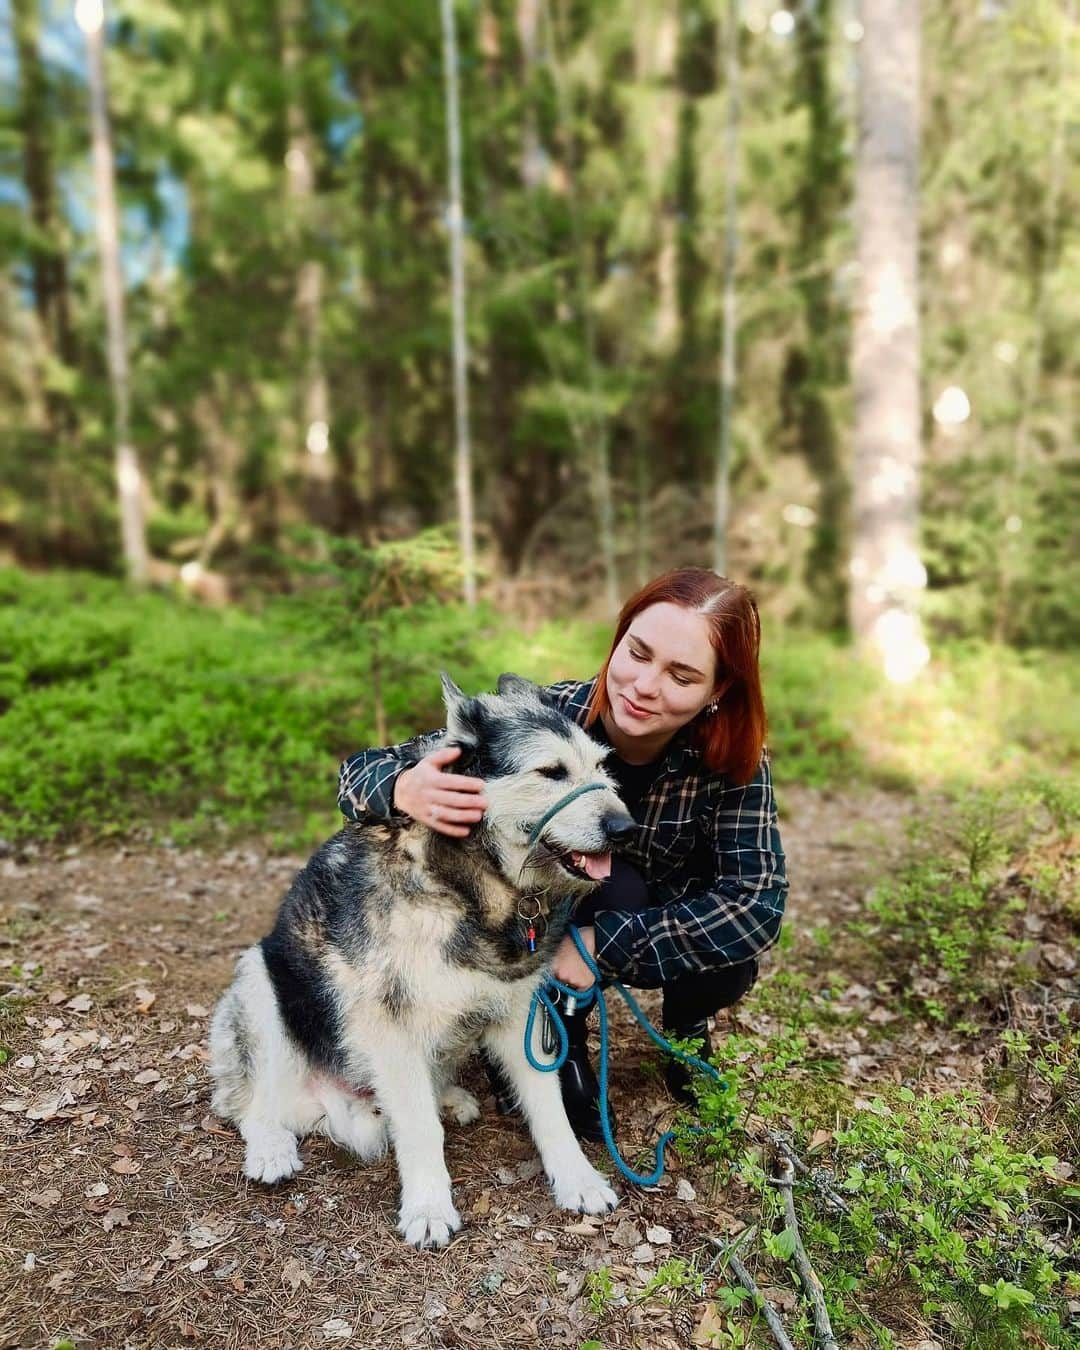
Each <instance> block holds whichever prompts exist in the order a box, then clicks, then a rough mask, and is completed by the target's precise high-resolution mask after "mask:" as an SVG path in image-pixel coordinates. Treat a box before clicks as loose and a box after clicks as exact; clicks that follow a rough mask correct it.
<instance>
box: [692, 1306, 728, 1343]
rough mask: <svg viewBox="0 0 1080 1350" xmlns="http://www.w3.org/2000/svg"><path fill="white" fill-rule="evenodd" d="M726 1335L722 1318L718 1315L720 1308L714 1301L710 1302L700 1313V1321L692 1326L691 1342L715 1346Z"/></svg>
mask: <svg viewBox="0 0 1080 1350" xmlns="http://www.w3.org/2000/svg"><path fill="white" fill-rule="evenodd" d="M726 1335H727V1332H726V1331H725V1329H724V1319H723V1317H722V1316H721V1315H720V1310H719V1309H718V1308H717V1306H716V1304H715V1303H710V1304H709V1305H708V1307H706V1309H705V1311H704V1312H703V1313H702V1314H701V1321H700V1322H699V1323H698V1324H697V1326H696V1327H695V1328H694V1334H693V1336H692V1337H691V1343H692V1344H693V1345H709V1346H716V1345H720V1344H722V1342H723V1338H724V1337H725V1336H726Z"/></svg>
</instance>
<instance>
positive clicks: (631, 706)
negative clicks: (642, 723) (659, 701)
mask: <svg viewBox="0 0 1080 1350" xmlns="http://www.w3.org/2000/svg"><path fill="white" fill-rule="evenodd" d="M620 697H621V699H622V701H623V704H624V706H625V708H626V711H627V712H628V713H629V714H630V716H631V717H638V718H640V717H651V716H652V713H651V712H650V711H649V710H648V708H639V707H638V706H637V704H636V703H631V702H630V700H629V699H628V698H627V697H626V695H625V694H621V695H620Z"/></svg>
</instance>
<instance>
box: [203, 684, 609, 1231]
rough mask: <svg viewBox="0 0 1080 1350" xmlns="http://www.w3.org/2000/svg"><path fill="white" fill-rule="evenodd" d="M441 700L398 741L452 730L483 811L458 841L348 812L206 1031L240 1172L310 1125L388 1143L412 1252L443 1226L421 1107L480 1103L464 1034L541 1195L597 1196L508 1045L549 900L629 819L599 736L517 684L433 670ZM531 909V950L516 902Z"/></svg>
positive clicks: (562, 1124)
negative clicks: (511, 1101)
mask: <svg viewBox="0 0 1080 1350" xmlns="http://www.w3.org/2000/svg"><path fill="white" fill-rule="evenodd" d="M443 695H444V701H445V703H446V712H447V727H446V731H445V732H444V733H443V736H442V738H441V740H439V741H435V742H432V741H428V742H427V744H425V745H424V746H423V748H422V749H420V748H419V747H418V748H417V749H416V750H415V752H414V753H415V756H416V758H419V757H420V756H421V755H422V754H423V753H427V752H428V751H430V750H431V749H433V748H435V745H436V744H458V745H461V746H462V748H463V753H462V756H461V758H460V759H459V760H458V761H455V762H454V766H453V767H454V769H455V770H459V769H460V771H462V772H465V773H468V774H470V775H473V776H476V777H479V778H482V779H483V780H484V784H485V792H486V796H487V798H488V802H489V806H488V809H487V811H486V812H485V815H484V817H483V820H482V821H481V822H480V824H479V825H478V826H477V827H476V828H475V829H474V830H473V831H472V832H471V833H470V835H469V837H468V838H467V839H452V838H449V837H447V836H445V835H442V834H438V833H436V832H434V831H431V830H429V829H427V828H426V827H425V826H424V825H421V824H419V823H417V822H415V821H412V820H409V819H407V820H405V821H403V822H401V823H397V822H395V823H394V824H389V825H364V826H360V825H355V824H350V825H347V826H346V827H345V828H344V829H343V830H341V831H340V832H339V833H338V834H336V835H335V836H334V837H333V838H332V839H330V840H329V841H328V842H327V843H325V844H324V845H323V846H322V847H321V848H320V849H319V850H318V851H317V852H316V853H315V855H314V856H313V857H312V858H311V859H310V861H309V862H308V863H307V865H306V866H305V867H304V868H303V870H302V871H301V872H300V873H299V874H298V875H297V877H296V878H295V880H294V881H293V883H292V886H291V887H290V889H289V891H288V893H287V895H286V896H285V899H284V901H283V902H282V905H281V909H280V911H279V913H278V916H277V921H276V923H275V925H274V928H273V931H272V932H271V933H270V934H269V935H268V936H267V937H265V938H263V940H262V941H261V942H260V943H258V944H257V945H256V946H253V947H250V948H248V950H247V951H245V952H244V953H243V954H242V955H241V957H240V959H239V961H238V963H237V967H236V977H235V979H234V981H233V984H232V986H231V987H230V988H229V990H228V991H227V992H226V993H225V995H224V996H223V997H222V999H221V1001H220V1002H219V1003H218V1006H217V1008H216V1010H215V1012H214V1017H213V1021H212V1023H211V1028H210V1050H211V1066H210V1072H211V1074H212V1075H213V1077H214V1080H215V1090H214V1096H213V1109H214V1110H215V1112H217V1114H218V1115H220V1116H222V1117H224V1118H225V1119H228V1120H231V1121H234V1122H235V1123H236V1125H237V1126H238V1127H239V1129H240V1133H241V1135H242V1136H243V1139H244V1142H245V1144H246V1146H247V1147H246V1155H245V1163H244V1170H245V1172H246V1174H247V1176H248V1177H250V1178H251V1179H252V1180H255V1181H262V1182H275V1181H281V1180H284V1179H287V1178H289V1177H291V1176H293V1175H294V1174H295V1173H296V1172H298V1171H300V1169H301V1167H302V1166H303V1164H302V1162H301V1160H300V1156H299V1153H298V1151H297V1144H298V1142H299V1140H301V1139H302V1138H303V1137H304V1136H305V1135H307V1134H311V1133H318V1134H324V1135H328V1136H329V1137H330V1138H331V1139H333V1140H334V1141H335V1142H336V1143H338V1144H340V1145H342V1146H344V1147H345V1148H347V1149H350V1150H351V1151H352V1152H353V1153H355V1154H356V1155H357V1156H358V1157H359V1158H361V1159H362V1160H365V1161H367V1160H371V1159H375V1158H378V1157H380V1156H381V1155H382V1154H383V1153H384V1152H385V1150H386V1147H387V1144H388V1142H392V1143H393V1146H394V1151H395V1153H396V1155H397V1163H398V1171H399V1173H400V1178H401V1204H400V1215H399V1223H398V1229H399V1231H400V1233H401V1234H402V1236H403V1237H404V1238H405V1241H406V1242H409V1243H411V1244H413V1245H414V1246H417V1247H441V1246H443V1245H444V1244H445V1243H447V1242H448V1241H449V1240H450V1236H451V1234H453V1233H454V1232H455V1231H456V1230H457V1229H458V1228H459V1227H460V1225H461V1219H460V1217H459V1215H458V1212H457V1210H456V1209H455V1208H454V1202H453V1198H452V1196H451V1191H450V1176H449V1173H448V1172H447V1168H446V1163H445V1160H444V1157H443V1127H442V1124H441V1121H440V1112H441V1113H442V1114H444V1115H449V1116H451V1117H452V1118H453V1119H454V1120H456V1121H457V1122H458V1123H459V1124H467V1123H468V1122H469V1121H471V1120H474V1119H475V1118H476V1117H477V1115H478V1114H479V1107H478V1105H477V1102H476V1100H475V1098H474V1097H472V1096H471V1095H470V1094H469V1093H468V1092H466V1091H464V1090H463V1089H462V1088H460V1087H458V1086H457V1085H456V1076H457V1072H458V1069H459V1067H460V1065H461V1063H462V1061H463V1060H464V1058H465V1057H466V1056H467V1055H468V1054H469V1053H470V1051H472V1050H474V1049H476V1048H477V1047H478V1046H480V1045H482V1046H483V1047H484V1048H485V1049H486V1051H487V1053H488V1054H489V1055H490V1056H492V1057H493V1058H494V1059H495V1060H496V1061H497V1062H498V1063H499V1064H500V1065H501V1066H502V1068H503V1070H504V1071H505V1073H506V1076H507V1078H508V1079H509V1081H510V1083H511V1084H512V1086H513V1088H514V1091H515V1092H516V1094H517V1097H518V1100H519V1103H520V1105H521V1108H522V1111H523V1113H524V1116H525V1118H526V1120H527V1122H528V1125H529V1128H530V1130H531V1131H532V1135H533V1139H534V1140H535V1143H536V1147H537V1150H538V1152H539V1154H540V1158H541V1161H542V1163H543V1165H544V1168H545V1169H546V1171H547V1174H548V1178H549V1180H550V1182H551V1186H552V1190H553V1192H554V1195H555V1199H556V1202H557V1203H558V1204H559V1205H560V1206H561V1207H563V1208H564V1209H570V1210H575V1211H578V1212H581V1213H588V1214H595V1213H600V1212H603V1211H606V1210H608V1209H611V1208H612V1207H614V1205H615V1204H616V1196H615V1193H614V1191H613V1190H612V1189H611V1187H610V1186H609V1185H608V1183H607V1181H606V1180H605V1178H604V1177H603V1176H602V1175H601V1174H600V1173H599V1172H597V1171H596V1169H595V1168H594V1167H593V1166H592V1164H591V1163H590V1162H589V1161H588V1159H587V1158H586V1157H585V1155H584V1153H583V1152H582V1150H581V1147H580V1145H579V1144H578V1142H577V1140H576V1139H575V1137H574V1135H573V1132H572V1131H571V1129H570V1125H569V1123H568V1121H567V1118H566V1112H565V1110H564V1109H563V1104H562V1096H561V1093H560V1088H559V1080H558V1075H557V1074H555V1073H540V1072H538V1071H537V1070H535V1069H533V1068H532V1067H531V1066H530V1065H529V1063H528V1061H527V1060H526V1058H525V1053H524V1033H525V1022H526V1017H527V1014H528V1009H529V1004H530V1001H531V999H532V996H533V992H534V990H535V989H536V988H537V986H538V985H539V984H540V983H541V981H542V980H543V979H544V977H545V974H546V971H547V967H548V965H549V963H550V961H551V958H552V956H553V954H554V951H555V948H556V946H557V945H558V942H559V940H560V938H561V937H562V935H563V931H564V929H565V925H566V914H567V905H566V903H565V902H566V901H567V899H568V898H570V897H579V896H581V895H584V894H586V893H587V892H588V891H590V890H591V889H592V888H594V887H595V886H596V885H597V882H595V881H593V880H591V879H590V878H589V877H588V876H586V875H585V873H584V871H583V870H582V869H581V868H580V867H578V866H575V864H574V861H573V858H574V855H581V854H592V855H595V854H603V853H606V852H608V851H609V850H610V848H611V845H612V843H613V842H614V841H615V840H616V839H618V838H619V837H620V836H621V835H623V834H625V833H626V831H627V830H629V829H630V828H632V826H633V822H632V821H631V820H630V818H629V817H628V816H627V813H626V810H625V808H624V807H623V804H622V802H621V801H620V800H619V798H618V796H617V795H616V791H615V787H614V785H613V783H612V781H611V779H610V777H609V776H608V775H607V774H606V773H605V771H604V768H603V759H604V753H605V752H604V750H603V747H601V746H599V745H597V744H596V743H595V742H594V741H592V740H591V739H590V738H589V736H588V735H586V733H585V732H584V731H582V730H581V729H580V728H579V727H578V726H576V725H575V724H574V723H573V722H571V721H570V720H569V718H567V717H565V716H564V715H563V714H562V713H561V712H559V711H558V710H557V709H556V708H554V707H553V706H552V705H551V704H550V703H548V702H547V701H546V700H545V698H544V696H543V695H542V693H541V691H540V690H539V689H538V688H537V687H536V686H535V685H533V684H530V683H529V682H528V681H526V680H522V679H520V678H518V677H517V676H513V675H504V676H502V677H501V678H500V680H499V692H498V694H483V695H480V696H479V697H476V698H467V697H466V696H465V695H464V694H462V692H461V690H460V689H458V687H457V686H456V685H455V684H454V683H453V682H452V681H451V680H449V679H448V678H447V677H446V676H444V677H443ZM589 782H600V783H604V784H605V785H606V786H605V788H604V789H603V790H594V791H590V792H586V793H583V794H582V795H581V796H580V797H578V798H576V799H575V800H574V801H573V802H571V803H570V804H569V805H567V806H566V807H565V809H562V810H560V811H559V812H558V813H557V814H556V815H555V816H554V817H553V818H552V819H551V821H550V822H549V823H548V824H547V825H546V826H545V827H544V829H543V831H542V834H541V836H540V838H539V840H538V841H537V842H536V844H535V845H533V846H530V844H529V834H530V831H531V829H532V827H533V826H534V825H535V824H536V822H538V821H539V819H540V818H541V817H542V816H543V814H544V812H545V811H547V810H548V809H549V808H550V807H552V806H553V805H555V803H556V802H558V801H559V800H560V799H562V798H563V797H564V796H566V795H567V794H568V793H570V792H571V791H572V790H573V789H574V788H575V787H577V786H579V785H581V784H584V783H589ZM534 901H535V902H536V903H533V902H534ZM537 906H539V911H540V918H539V920H538V921H537V923H536V929H537V949H536V951H535V952H534V953H531V952H530V951H529V950H528V946H527V943H526V941H525V931H526V922H525V920H524V918H523V917H522V916H523V915H528V914H531V913H533V912H534V911H535V910H536V908H537ZM537 1039H539V1038H537ZM534 1051H535V1053H536V1054H537V1056H538V1057H539V1058H544V1057H545V1055H544V1051H543V1050H542V1048H541V1047H540V1046H539V1044H538V1045H536V1046H534Z"/></svg>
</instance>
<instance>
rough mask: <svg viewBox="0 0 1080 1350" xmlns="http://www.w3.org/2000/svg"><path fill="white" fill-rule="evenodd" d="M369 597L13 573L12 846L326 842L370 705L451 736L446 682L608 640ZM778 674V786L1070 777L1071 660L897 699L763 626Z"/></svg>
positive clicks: (5, 624)
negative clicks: (443, 692)
mask: <svg viewBox="0 0 1080 1350" xmlns="http://www.w3.org/2000/svg"><path fill="white" fill-rule="evenodd" d="M358 556H359V555H358ZM346 561H347V560H346ZM383 565H384V566H385V563H384V564H383ZM425 565H427V564H425ZM430 565H431V567H432V568H434V566H435V565H434V564H433V563H432V564H430ZM358 578H359V579H358ZM365 584H366V583H363V577H362V576H359V574H356V573H353V572H350V569H349V567H348V566H337V567H336V569H330V570H328V569H327V568H326V567H324V568H323V571H322V572H321V573H320V572H319V569H318V567H313V568H312V569H311V571H310V573H309V574H308V575H304V576H301V577H300V579H299V583H298V585H297V586H296V587H295V589H294V591H293V593H291V594H288V595H281V596H276V597H269V598H267V597H256V598H255V599H254V600H253V601H252V602H251V603H250V604H248V605H247V606H245V607H239V606H233V607H230V608H227V609H224V610H210V609H206V608H203V607H201V606H198V605H196V604H194V603H191V602H189V601H186V600H185V599H183V598H180V597H175V596H172V595H166V594H161V593H151V594H142V595H138V594H132V593H131V592H129V591H127V590H126V589H125V588H124V587H123V586H121V585H120V584H119V583H117V582H116V581H112V580H108V579H105V578H102V577H98V576H93V575H89V574H83V573H49V574H43V575H41V574H28V573H25V572H20V571H17V570H14V569H8V570H0V834H2V835H3V836H4V837H6V838H8V839H14V840H22V839H31V838H58V837H61V838H62V837H70V836H75V835H82V836H103V835H108V834H123V833H128V832H130V831H132V830H135V829H139V828H146V827H149V828H152V829H153V830H154V831H156V832H158V833H169V834H171V835H172V837H173V838H174V839H175V840H177V842H184V841H187V840H191V839H194V838H202V837H205V836H207V835H213V834H214V833H216V832H225V833H229V834H245V833H246V834H251V833H258V834H260V835H262V836H264V837H265V838H267V839H268V840H269V842H271V843H275V842H276V843H278V844H280V845H282V846H288V847H298V846H303V845H307V844H311V843H313V842H314V841H315V840H317V839H319V838H321V837H323V836H325V835H326V834H327V833H328V832H330V831H331V830H332V829H334V828H335V827H336V824H337V821H338V816H337V813H336V811H335V809H334V800H335V777H336V770H337V765H338V763H339V761H340V760H341V759H342V758H343V757H344V756H345V755H346V754H348V753H350V752H351V751H353V750H355V749H358V748H360V747H362V746H365V745H371V744H377V743H379V735H378V731H377V728H378V726H379V718H378V716H377V703H379V702H381V705H382V706H381V712H382V718H383V725H384V726H385V736H386V738H387V739H388V740H397V739H403V738H406V737H408V736H410V735H413V734H415V733H416V732H417V731H420V730H427V729H430V728H432V727H434V726H437V725H439V723H440V722H441V717H442V714H441V707H440V701H439V692H438V678H437V672H438V671H439V670H440V669H445V670H447V671H449V673H450V674H451V675H452V676H453V677H454V679H455V680H456V681H457V682H458V683H459V684H460V685H461V686H462V687H463V688H465V689H467V690H480V689H484V688H491V687H492V686H493V685H494V681H495V679H496V677H497V676H498V674H499V673H500V672H501V671H503V670H515V671H517V672H519V673H521V674H524V675H527V676H529V677H531V678H533V679H537V680H540V681H552V680H557V679H562V678H568V677H575V676H576V677H585V676H588V675H590V674H591V673H592V672H594V671H595V670H596V669H597V668H598V666H599V664H600V662H601V660H602V659H603V655H604V650H605V642H606V639H607V635H608V630H607V628H606V627H605V626H603V625H597V624H587V623H584V622H578V621H574V620H559V621H552V622H549V623H546V624H544V625H541V626H539V627H536V628H532V629H530V630H528V631H525V630H523V629H519V628H517V627H515V626H514V624H513V621H512V618H511V617H509V616H507V615H504V614H499V613H496V612H495V611H493V610H491V609H488V608H484V607H481V608H480V609H478V610H477V611H476V612H475V613H473V614H469V613H468V612H467V611H465V609H464V608H463V607H462V606H461V605H459V604H457V603H455V602H452V601H451V600H450V599H448V597H447V593H446V591H445V589H441V590H440V587H439V585H434V584H433V585H432V586H431V587H429V588H427V589H424V588H423V587H419V588H417V587H416V586H415V585H414V586H413V588H412V594H413V595H417V594H418V595H427V596H428V597H429V598H427V599H426V600H420V601H419V602H417V603H413V604H404V603H400V599H401V597H400V596H399V595H398V594H397V593H396V592H393V591H388V593H387V594H388V599H387V600H386V602H385V603H384V602H379V603H376V602H375V601H376V600H378V597H377V596H374V598H373V594H374V593H373V592H371V591H370V590H369V589H365ZM763 666H764V675H765V687H766V695H767V701H768V706H769V712H770V719H771V731H770V744H771V747H772V752H773V763H774V770H775V774H776V777H777V780H778V781H779V782H781V783H792V782H802V783H810V784H818V785H823V786H835V787H844V786H849V785H851V784H857V783H864V782H867V781H877V782H880V783H885V784H892V785H894V786H897V787H903V788H910V787H913V786H921V785H923V784H925V783H929V782H935V783H938V784H945V785H946V786H951V785H955V784H964V783H967V782H971V781H979V780H980V779H982V778H985V777H987V776H994V775H1000V774H1001V773H1003V772H1006V773H1009V774H1011V775H1013V776H1017V775H1021V774H1027V775H1030V774H1031V773H1033V772H1040V773H1043V774H1044V775H1051V774H1055V773H1058V772H1060V769H1061V767H1062V765H1063V764H1065V763H1067V762H1068V760H1069V758H1070V756H1071V755H1073V754H1074V751H1075V744H1076V733H1075V728H1073V729H1070V728H1069V726H1068V725H1067V723H1066V721H1065V717H1064V714H1063V712H1062V709H1063V708H1064V707H1066V706H1067V700H1066V699H1065V698H1064V697H1063V696H1059V695H1060V691H1061V690H1063V689H1064V687H1065V685H1066V682H1067V676H1068V668H1067V664H1066V661H1065V658H1063V657H1061V656H1049V655H1047V656H1031V655H1026V656H1020V655H1017V654H1015V653H1008V652H999V653H997V655H996V656H995V657H994V659H993V660H991V658H990V657H989V656H988V655H987V653H986V652H985V651H977V652H974V653H972V652H959V653H957V654H955V656H954V655H951V654H946V655H945V656H943V657H942V658H941V660H940V662H939V663H938V665H937V666H936V667H935V669H934V670H933V671H932V672H931V674H930V676H929V677H928V679H927V680H926V681H925V682H924V684H923V685H922V686H921V687H920V688H919V689H918V690H914V691H913V690H896V689H891V688H888V687H885V686H883V685H882V684H881V682H880V681H878V680H876V679H875V678H873V677H872V676H871V675H870V674H869V673H868V672H867V671H866V670H865V668H863V667H861V666H860V665H859V664H858V663H857V662H856V661H854V659H853V658H852V656H851V655H850V653H849V652H848V651H846V650H845V649H844V648H842V647H839V646H837V645H836V644H835V643H832V642H830V641H828V640H827V639H823V638H819V637H806V636H797V635H791V634H782V633H769V632H768V630H766V640H765V648H764V653H763Z"/></svg>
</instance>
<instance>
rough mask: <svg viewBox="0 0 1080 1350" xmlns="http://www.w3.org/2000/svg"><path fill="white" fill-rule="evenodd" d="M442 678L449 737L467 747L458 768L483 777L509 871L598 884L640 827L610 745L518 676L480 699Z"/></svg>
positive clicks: (495, 838) (583, 885) (540, 882)
mask: <svg viewBox="0 0 1080 1350" xmlns="http://www.w3.org/2000/svg"><path fill="white" fill-rule="evenodd" d="M442 682H443V699H444V701H445V703H446V739H447V743H448V744H454V745H460V746H461V747H462V754H461V757H460V759H458V760H456V761H455V762H454V764H453V766H452V768H453V770H454V771H458V772H461V773H466V774H470V775H473V776H475V777H477V778H482V779H483V780H484V785H485V790H486V795H487V798H488V802H489V805H488V809H487V811H486V812H485V814H484V819H483V821H482V823H481V827H480V828H481V830H482V833H483V842H484V845H485V847H486V849H487V851H488V853H489V854H491V855H492V856H493V857H495V858H496V859H497V861H498V864H499V867H500V868H501V870H502V872H503V875H504V876H505V877H506V878H507V880H509V881H510V882H512V884H513V885H515V886H516V887H518V888H520V889H521V890H527V891H537V892H542V891H551V892H552V894H553V896H554V897H555V898H559V897H561V896H562V895H566V894H569V893H571V892H577V893H582V892H586V891H589V890H591V889H593V888H594V887H595V886H597V885H598V884H599V883H600V882H601V881H602V880H603V879H604V878H605V877H606V876H608V875H609V873H610V871H611V848H612V845H613V844H616V843H617V842H618V841H619V840H620V839H621V838H624V837H625V836H626V835H627V834H629V833H630V832H632V831H633V830H634V828H635V825H634V821H633V819H632V818H631V817H630V815H629V814H628V813H627V810H626V807H625V806H624V805H623V804H622V802H621V801H620V800H619V796H618V794H617V791H616V788H615V784H614V782H613V781H612V779H611V777H610V775H609V774H608V773H607V772H606V771H605V769H604V767H603V764H604V758H605V755H606V752H605V750H604V748H603V747H602V746H600V745H597V743H596V742H595V741H594V740H592V739H591V738H590V737H589V736H588V735H587V734H586V733H585V732H584V731H582V729H581V728H580V727H579V726H577V725H576V723H574V722H572V721H571V720H570V718H568V717H567V716H565V714H563V713H562V712H560V711H559V709H558V708H557V707H555V705H554V704H553V703H552V702H551V701H550V699H549V698H548V697H547V696H546V695H545V694H544V692H543V691H542V690H541V689H540V688H539V687H538V686H537V685H535V684H532V683H531V682H530V681H529V680H525V679H522V678H521V677H520V676H518V675H501V676H500V677H499V692H498V693H497V694H480V695H478V696H477V697H476V698H468V697H466V695H465V694H463V693H462V692H461V690H460V689H459V688H458V687H457V685H456V684H455V683H454V682H453V680H451V679H450V678H449V677H448V676H447V675H445V674H444V675H443V677H442ZM593 784H598V785H599V786H595V787H593V786H590V787H589V789H588V790H587V791H581V792H579V789H582V788H585V787H586V785H593ZM549 813H550V814H549ZM541 822H543V823H541Z"/></svg>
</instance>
